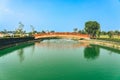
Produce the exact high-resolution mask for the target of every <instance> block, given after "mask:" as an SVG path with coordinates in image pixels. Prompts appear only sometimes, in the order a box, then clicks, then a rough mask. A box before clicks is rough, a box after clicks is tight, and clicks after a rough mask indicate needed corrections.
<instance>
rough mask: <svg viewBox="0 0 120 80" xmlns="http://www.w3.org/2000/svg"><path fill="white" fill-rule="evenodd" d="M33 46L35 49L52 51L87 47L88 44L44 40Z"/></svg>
mask: <svg viewBox="0 0 120 80" xmlns="http://www.w3.org/2000/svg"><path fill="white" fill-rule="evenodd" d="M35 46H37V47H47V48H53V49H66V48H71V49H74V48H79V47H85V46H89V44H88V43H84V42H78V41H73V40H46V41H43V42H40V43H39V42H36V43H35Z"/></svg>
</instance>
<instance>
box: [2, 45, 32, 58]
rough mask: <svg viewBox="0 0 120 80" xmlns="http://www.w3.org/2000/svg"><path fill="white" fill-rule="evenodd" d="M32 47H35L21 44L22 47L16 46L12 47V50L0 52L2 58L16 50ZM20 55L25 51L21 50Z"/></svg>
mask: <svg viewBox="0 0 120 80" xmlns="http://www.w3.org/2000/svg"><path fill="white" fill-rule="evenodd" d="M32 45H34V43H25V44H20V45H17V46H14V47H10V48H6V49H3V50H0V57H2V56H4V55H7V54H9V53H12V52H14V51H16V50H19V49H20V50H21V49H23V48H25V47H29V46H32ZM19 53H20V54H21V53H22V54H23V51H22V50H21V51H20V52H19Z"/></svg>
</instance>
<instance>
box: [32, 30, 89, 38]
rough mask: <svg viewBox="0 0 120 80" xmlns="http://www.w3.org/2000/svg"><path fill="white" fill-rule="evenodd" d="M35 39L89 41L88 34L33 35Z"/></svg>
mask: <svg viewBox="0 0 120 80" xmlns="http://www.w3.org/2000/svg"><path fill="white" fill-rule="evenodd" d="M34 37H35V39H41V38H53V37H56V38H66V39H90V37H89V35H88V34H80V33H75V32H54V33H51V32H50V33H39V34H35V35H34Z"/></svg>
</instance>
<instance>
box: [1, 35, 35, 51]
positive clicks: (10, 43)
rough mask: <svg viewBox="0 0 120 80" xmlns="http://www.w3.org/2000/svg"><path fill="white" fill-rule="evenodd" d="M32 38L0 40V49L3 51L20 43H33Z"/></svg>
mask: <svg viewBox="0 0 120 80" xmlns="http://www.w3.org/2000/svg"><path fill="white" fill-rule="evenodd" d="M33 40H34V37H25V38H3V39H0V49H5V48H8V47H11V46H16V45H19V44H22V43H26V42H30V41H33Z"/></svg>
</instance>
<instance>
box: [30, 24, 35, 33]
mask: <svg viewBox="0 0 120 80" xmlns="http://www.w3.org/2000/svg"><path fill="white" fill-rule="evenodd" d="M30 27H31V29H32V34H34V33H35V28H34V26H33V25H30Z"/></svg>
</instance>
